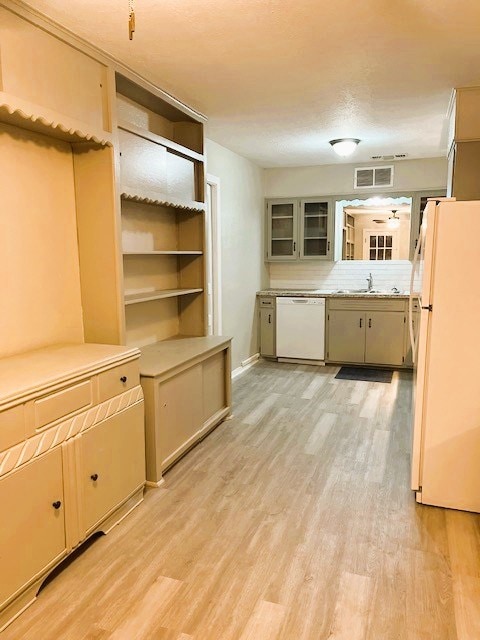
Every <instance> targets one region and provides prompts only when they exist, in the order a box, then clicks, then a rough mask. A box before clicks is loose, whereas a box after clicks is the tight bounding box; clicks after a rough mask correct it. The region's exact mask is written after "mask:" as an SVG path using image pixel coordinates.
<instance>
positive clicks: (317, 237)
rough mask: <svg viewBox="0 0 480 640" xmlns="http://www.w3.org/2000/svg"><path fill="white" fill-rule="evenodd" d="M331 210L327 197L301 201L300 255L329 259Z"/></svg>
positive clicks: (302, 256)
mask: <svg viewBox="0 0 480 640" xmlns="http://www.w3.org/2000/svg"><path fill="white" fill-rule="evenodd" d="M330 210H331V203H330V202H329V201H328V200H325V199H316V200H314V199H311V198H309V199H307V200H301V201H300V238H301V242H300V257H301V258H311V259H316V260H319V259H328V258H329V257H330V245H331V241H330Z"/></svg>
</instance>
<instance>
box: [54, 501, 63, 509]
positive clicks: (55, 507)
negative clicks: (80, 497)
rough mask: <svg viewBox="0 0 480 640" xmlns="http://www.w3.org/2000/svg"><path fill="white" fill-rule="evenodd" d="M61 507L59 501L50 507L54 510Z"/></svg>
mask: <svg viewBox="0 0 480 640" xmlns="http://www.w3.org/2000/svg"><path fill="white" fill-rule="evenodd" d="M61 506H62V503H61V502H60V500H57V501H56V502H53V503H52V507H53V508H54V509H60V507H61Z"/></svg>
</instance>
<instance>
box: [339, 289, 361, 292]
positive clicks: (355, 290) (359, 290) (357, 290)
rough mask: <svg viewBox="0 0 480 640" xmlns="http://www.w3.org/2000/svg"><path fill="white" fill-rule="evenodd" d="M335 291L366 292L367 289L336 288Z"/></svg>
mask: <svg viewBox="0 0 480 640" xmlns="http://www.w3.org/2000/svg"><path fill="white" fill-rule="evenodd" d="M335 293H368V289H337V291H335Z"/></svg>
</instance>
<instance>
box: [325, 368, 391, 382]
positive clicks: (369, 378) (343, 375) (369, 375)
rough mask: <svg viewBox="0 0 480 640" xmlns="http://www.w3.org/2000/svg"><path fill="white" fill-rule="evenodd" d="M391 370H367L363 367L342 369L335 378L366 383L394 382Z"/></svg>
mask: <svg viewBox="0 0 480 640" xmlns="http://www.w3.org/2000/svg"><path fill="white" fill-rule="evenodd" d="M392 376H393V371H392V370H391V369H367V368H363V367H342V368H341V369H340V371H339V372H338V373H337V375H336V376H335V378H338V379H339V380H364V381H365V382H386V383H390V382H391V381H392Z"/></svg>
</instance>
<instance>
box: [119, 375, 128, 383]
mask: <svg viewBox="0 0 480 640" xmlns="http://www.w3.org/2000/svg"><path fill="white" fill-rule="evenodd" d="M126 381H127V376H122V377H121V378H120V382H123V384H125V382H126Z"/></svg>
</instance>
